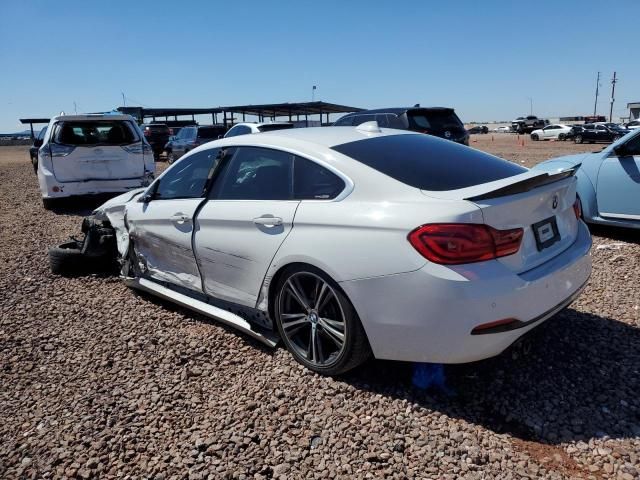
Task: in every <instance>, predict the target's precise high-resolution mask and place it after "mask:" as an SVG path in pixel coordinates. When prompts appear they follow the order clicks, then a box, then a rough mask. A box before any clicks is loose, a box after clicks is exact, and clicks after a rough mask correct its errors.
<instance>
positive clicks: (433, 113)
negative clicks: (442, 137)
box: [407, 110, 464, 131]
mask: <svg viewBox="0 0 640 480" xmlns="http://www.w3.org/2000/svg"><path fill="white" fill-rule="evenodd" d="M407 119H408V120H409V128H410V129H411V130H439V131H445V130H460V129H462V128H464V126H463V125H462V122H461V121H460V119H459V118H458V116H457V115H456V114H455V112H454V111H453V110H415V111H408V112H407Z"/></svg>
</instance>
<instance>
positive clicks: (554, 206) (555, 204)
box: [551, 195, 558, 210]
mask: <svg viewBox="0 0 640 480" xmlns="http://www.w3.org/2000/svg"><path fill="white" fill-rule="evenodd" d="M551 206H552V207H553V209H554V210H555V209H556V208H558V195H554V196H553V203H552V204H551Z"/></svg>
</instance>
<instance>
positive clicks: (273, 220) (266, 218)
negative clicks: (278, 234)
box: [253, 215, 282, 227]
mask: <svg viewBox="0 0 640 480" xmlns="http://www.w3.org/2000/svg"><path fill="white" fill-rule="evenodd" d="M253 223H255V224H256V225H264V226H265V227H276V226H278V225H282V219H281V218H280V217H274V216H271V215H263V216H261V217H257V218H254V219H253Z"/></svg>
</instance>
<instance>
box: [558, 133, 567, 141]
mask: <svg viewBox="0 0 640 480" xmlns="http://www.w3.org/2000/svg"><path fill="white" fill-rule="evenodd" d="M565 138H566V134H564V133H561V134H559V135H558V140H564V139H565Z"/></svg>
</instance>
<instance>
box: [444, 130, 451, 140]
mask: <svg viewBox="0 0 640 480" xmlns="http://www.w3.org/2000/svg"><path fill="white" fill-rule="evenodd" d="M444 136H445V137H447V138H449V137H450V136H451V132H450V131H449V130H447V131H446V132H444Z"/></svg>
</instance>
